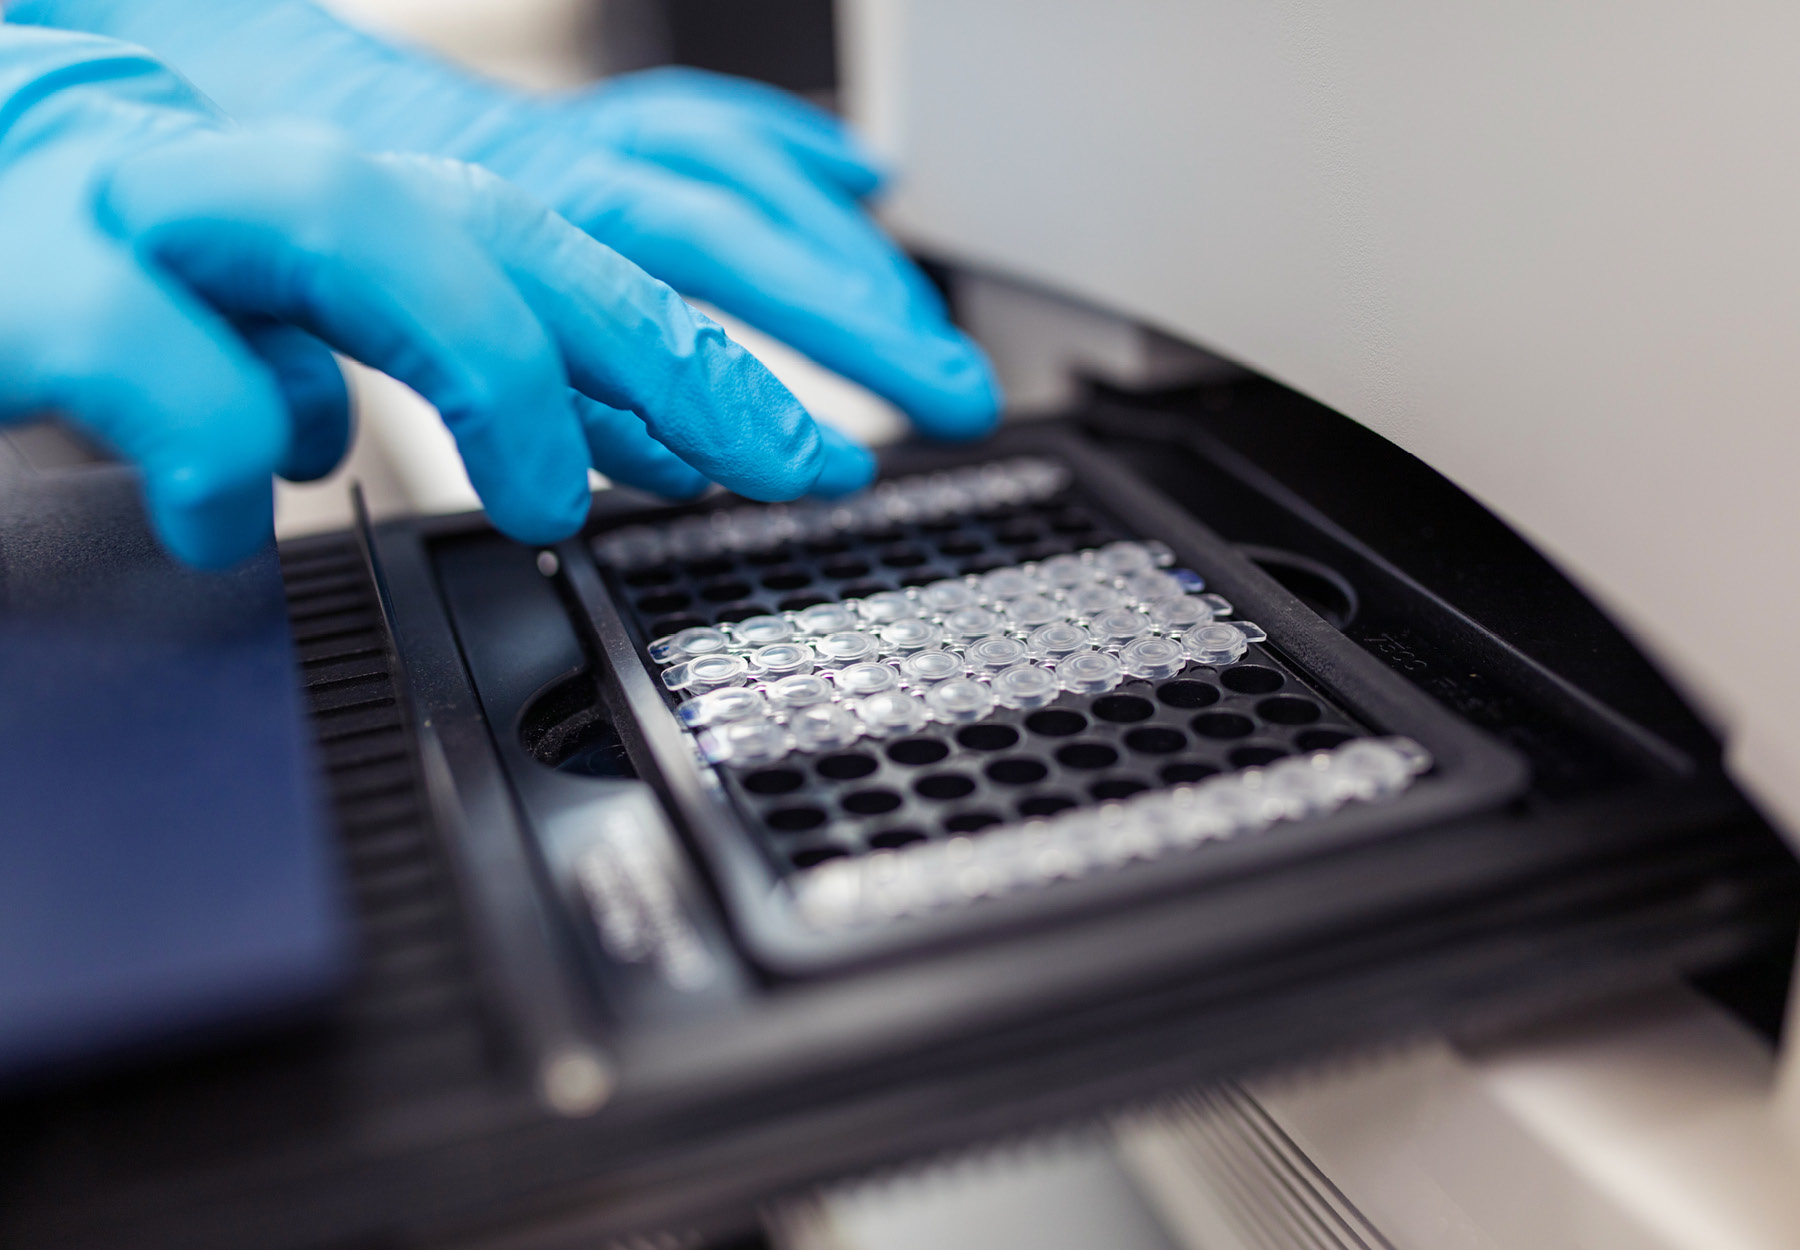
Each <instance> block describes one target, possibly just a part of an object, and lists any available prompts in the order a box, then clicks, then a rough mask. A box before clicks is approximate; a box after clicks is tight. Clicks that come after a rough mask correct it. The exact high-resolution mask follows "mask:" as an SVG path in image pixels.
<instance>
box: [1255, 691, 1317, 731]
mask: <svg viewBox="0 0 1800 1250" xmlns="http://www.w3.org/2000/svg"><path fill="white" fill-rule="evenodd" d="M1256 714H1257V715H1258V716H1260V717H1262V718H1263V719H1264V720H1266V721H1268V722H1269V723H1270V724H1271V725H1310V724H1312V723H1313V722H1314V721H1316V720H1318V719H1319V716H1320V714H1321V709H1320V707H1319V705H1318V704H1317V703H1314V702H1313V701H1312V700H1311V699H1302V698H1301V697H1300V696H1299V695H1294V694H1278V695H1276V696H1275V697H1274V698H1273V699H1264V700H1263V701H1262V702H1261V703H1258V704H1257V705H1256Z"/></svg>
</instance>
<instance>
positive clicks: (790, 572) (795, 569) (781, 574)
mask: <svg viewBox="0 0 1800 1250" xmlns="http://www.w3.org/2000/svg"><path fill="white" fill-rule="evenodd" d="M810 581H812V574H811V573H808V572H807V571H806V570H805V569H803V568H800V567H799V566H798V565H793V564H788V565H783V566H782V567H780V568H774V569H770V570H769V571H768V572H767V573H764V574H763V579H762V584H763V585H765V586H767V587H768V588H769V589H770V590H799V589H800V587H802V586H804V585H806V584H807V583H808V582H810Z"/></svg>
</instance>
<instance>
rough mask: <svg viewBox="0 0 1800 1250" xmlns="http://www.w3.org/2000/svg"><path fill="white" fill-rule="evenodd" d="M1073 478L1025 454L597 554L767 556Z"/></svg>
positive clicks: (738, 512)
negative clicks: (762, 553)
mask: <svg viewBox="0 0 1800 1250" xmlns="http://www.w3.org/2000/svg"><path fill="white" fill-rule="evenodd" d="M1069 480H1070V474H1069V470H1068V467H1067V466H1066V465H1062V464H1058V463H1057V462H1056V461H1054V460H1046V459H1043V458H1042V457H1039V456H1020V457H1017V458H1015V459H1012V460H998V461H993V462H990V463H988V464H980V465H969V466H965V467H963V468H958V469H950V470H946V471H943V472H939V473H921V474H916V475H913V476H911V477H902V478H894V479H890V480H888V481H883V482H877V483H876V484H875V485H874V486H873V487H871V488H870V489H868V490H866V491H863V492H862V493H860V494H857V495H853V496H851V497H850V498H847V499H842V500H837V501H835V502H830V503H826V502H820V501H814V500H808V501H804V502H801V503H793V504H756V505H748V506H744V507H738V508H720V509H716V510H714V511H712V512H705V513H701V514H699V515H698V516H691V517H684V518H682V519H681V520H678V521H675V522H673V523H671V524H668V525H656V526H651V525H633V526H627V527H624V528H622V529H617V530H613V531H611V532H610V533H606V534H602V535H601V536H600V537H599V538H598V539H596V540H595V542H594V554H595V555H596V556H597V557H599V559H600V561H601V563H603V564H608V565H611V566H612V567H614V568H616V569H619V570H620V571H622V572H631V571H633V570H635V569H641V568H649V567H651V566H652V565H657V564H662V563H664V562H665V561H668V560H702V559H707V558H709V557H712V556H718V555H723V554H727V553H741V552H754V551H767V550H771V549H773V548H775V547H778V546H780V545H782V544H783V543H788V542H816V541H818V540H820V539H826V538H831V537H835V536H838V535H842V534H855V533H871V532H874V531H877V530H881V529H886V528H888V527H891V526H894V525H903V524H911V523H914V522H930V521H936V520H940V519H943V518H946V517H956V516H966V515H971V514H974V513H981V512H987V511H990V510H992V509H995V508H1012V507H1019V506H1022V505H1027V504H1034V503H1042V502H1044V501H1046V500H1049V499H1053V498H1055V497H1056V496H1057V495H1059V494H1061V493H1062V492H1063V491H1064V490H1065V489H1066V488H1067V487H1068V485H1069Z"/></svg>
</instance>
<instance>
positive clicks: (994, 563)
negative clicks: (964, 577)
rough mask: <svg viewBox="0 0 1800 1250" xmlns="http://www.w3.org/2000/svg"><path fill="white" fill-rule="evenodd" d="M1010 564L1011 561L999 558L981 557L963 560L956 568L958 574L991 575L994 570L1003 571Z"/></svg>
mask: <svg viewBox="0 0 1800 1250" xmlns="http://www.w3.org/2000/svg"><path fill="white" fill-rule="evenodd" d="M1011 564H1012V561H1011V560H1007V559H1004V558H1002V557H1000V556H982V557H981V558H980V559H978V560H964V561H963V562H962V564H961V565H959V566H958V568H957V571H958V572H960V573H992V572H993V571H994V570H995V569H1004V568H1007V567H1009V566H1010V565H1011Z"/></svg>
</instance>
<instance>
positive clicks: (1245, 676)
mask: <svg viewBox="0 0 1800 1250" xmlns="http://www.w3.org/2000/svg"><path fill="white" fill-rule="evenodd" d="M1286 683H1287V678H1285V677H1283V676H1282V675H1281V674H1280V673H1278V672H1276V671H1275V670H1274V669H1272V668H1264V667H1263V666H1262V665H1260V664H1234V665H1232V666H1231V667H1230V668H1228V669H1226V670H1225V671H1224V672H1222V673H1220V674H1219V684H1220V685H1221V686H1224V687H1225V689H1227V690H1235V691H1237V692H1238V693H1239V694H1268V693H1269V692H1270V691H1271V690H1279V689H1281V687H1282V686H1283V685H1285V684H1286Z"/></svg>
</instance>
